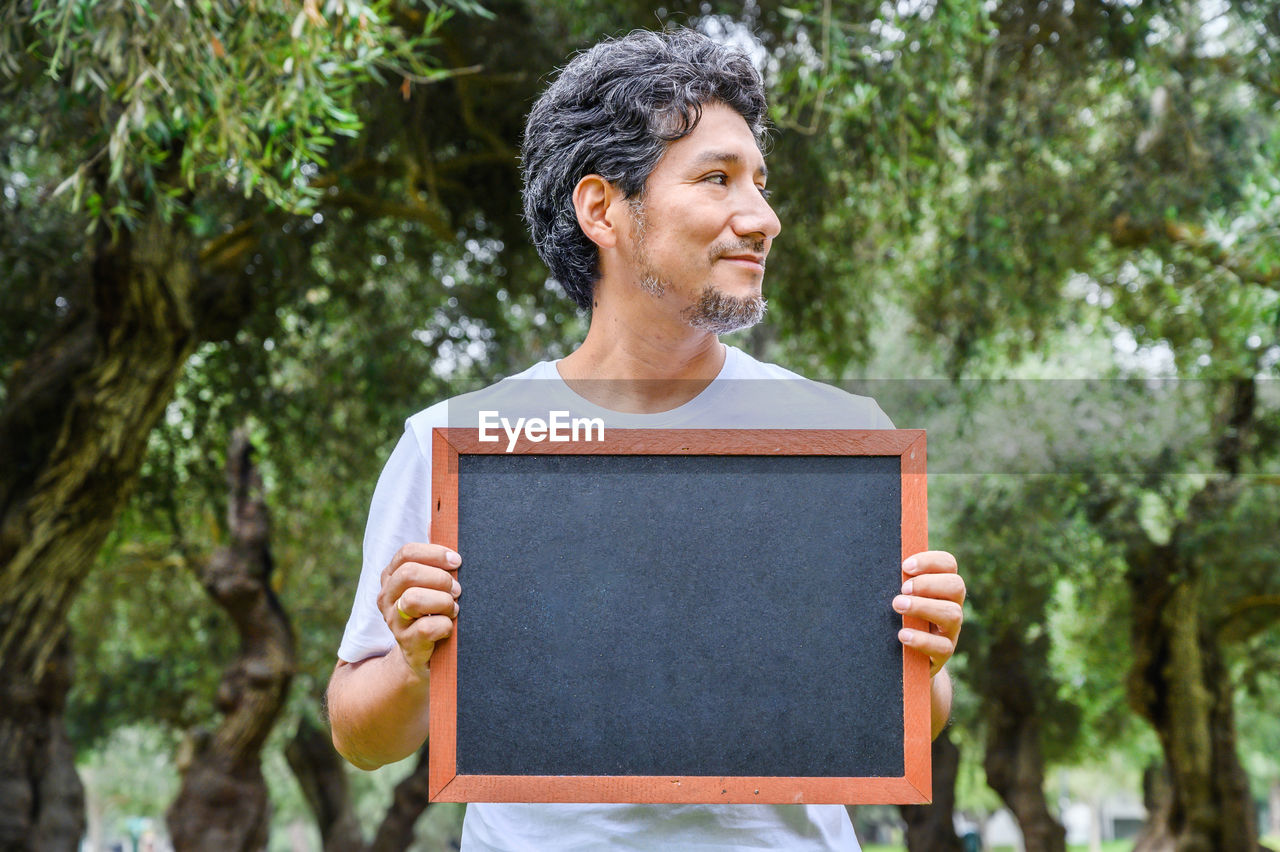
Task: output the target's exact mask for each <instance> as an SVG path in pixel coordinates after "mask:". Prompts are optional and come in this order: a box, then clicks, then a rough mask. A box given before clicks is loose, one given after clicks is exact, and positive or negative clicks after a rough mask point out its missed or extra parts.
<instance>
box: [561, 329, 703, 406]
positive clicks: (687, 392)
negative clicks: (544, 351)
mask: <svg viewBox="0 0 1280 852" xmlns="http://www.w3.org/2000/svg"><path fill="white" fill-rule="evenodd" d="M624 317H625V315H624V314H619V313H614V312H611V311H604V312H602V311H600V310H599V308H598V307H597V310H596V312H594V313H593V314H592V317H591V326H590V328H589V329H588V331H587V337H586V340H584V341H583V342H582V345H581V346H579V347H578V348H577V349H576V350H575V351H574V352H573V353H572V354H571V355H568V356H566V357H565V358H563V359H562V360H561V361H560V362H559V364H558V365H557V369H558V370H559V372H560V377H561V378H563V379H564V380H565V383H566V384H568V385H569V387H570V388H572V389H573V391H574V392H575V393H577V394H578V395H579V396H581V397H583V398H584V399H586V400H588V401H590V402H593V403H595V404H596V405H599V406H601V407H602V408H608V409H610V410H613V411H621V412H627V413H632V414H654V413H658V412H662V411H670V410H671V409H673V408H678V407H679V406H681V405H684V404H685V403H686V402H688V401H689V400H691V399H693V398H694V397H696V396H697V395H698V394H700V393H702V391H703V390H704V389H705V388H706V387H707V385H709V384H711V382H712V381H714V380H715V378H716V376H718V375H719V374H720V370H721V368H722V367H724V361H725V351H726V350H725V347H724V345H723V344H722V343H720V341H719V340H718V339H717V338H716V336H715V335H714V334H711V333H710V332H704V331H697V330H696V329H691V328H688V327H685V328H683V329H679V328H665V329H664V328H663V327H662V326H661V324H658V325H654V324H652V323H646V322H644V321H636V322H630V323H629V322H626V321H625V319H624Z"/></svg>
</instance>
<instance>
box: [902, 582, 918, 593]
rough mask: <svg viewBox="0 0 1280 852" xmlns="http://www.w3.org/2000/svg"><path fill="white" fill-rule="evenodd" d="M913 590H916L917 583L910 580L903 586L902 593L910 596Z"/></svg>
mask: <svg viewBox="0 0 1280 852" xmlns="http://www.w3.org/2000/svg"><path fill="white" fill-rule="evenodd" d="M913 588H915V582H914V581H912V580H908V581H907V582H905V583H903V584H902V593H903V594H904V595H909V594H911V590H912V589H913Z"/></svg>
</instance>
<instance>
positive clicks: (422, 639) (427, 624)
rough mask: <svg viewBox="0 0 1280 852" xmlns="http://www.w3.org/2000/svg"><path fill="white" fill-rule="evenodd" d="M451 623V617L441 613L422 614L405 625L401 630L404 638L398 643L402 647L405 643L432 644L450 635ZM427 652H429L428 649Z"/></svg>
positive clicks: (452, 622)
mask: <svg viewBox="0 0 1280 852" xmlns="http://www.w3.org/2000/svg"><path fill="white" fill-rule="evenodd" d="M453 625H454V621H453V619H452V618H448V617H446V616H443V615H424V616H423V617H422V618H417V619H414V621H413V623H412V624H408V625H406V626H405V629H404V631H403V632H404V634H405V638H404V639H403V640H401V642H400V645H401V647H403V646H405V645H406V644H423V643H430V644H434V643H436V642H439V641H440V640H442V639H446V638H448V637H449V636H451V635H452V634H453ZM428 654H430V650H429V649H428Z"/></svg>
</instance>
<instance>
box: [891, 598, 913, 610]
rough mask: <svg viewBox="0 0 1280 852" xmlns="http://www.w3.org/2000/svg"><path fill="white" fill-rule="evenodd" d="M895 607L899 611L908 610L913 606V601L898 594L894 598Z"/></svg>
mask: <svg viewBox="0 0 1280 852" xmlns="http://www.w3.org/2000/svg"><path fill="white" fill-rule="evenodd" d="M893 608H894V609H896V610H897V611H898V612H906V611H907V610H908V609H910V608H911V601H910V600H908V599H907V598H904V597H903V596H902V595H898V597H896V598H894V599H893Z"/></svg>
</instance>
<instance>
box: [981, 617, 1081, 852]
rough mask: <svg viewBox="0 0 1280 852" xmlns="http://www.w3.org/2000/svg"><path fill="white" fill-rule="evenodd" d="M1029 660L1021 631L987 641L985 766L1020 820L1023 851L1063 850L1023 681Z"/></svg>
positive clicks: (1032, 710)
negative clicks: (1045, 786) (1050, 802)
mask: <svg viewBox="0 0 1280 852" xmlns="http://www.w3.org/2000/svg"><path fill="white" fill-rule="evenodd" d="M1027 664H1028V661H1027V659H1026V641H1025V638H1024V637H1023V636H1022V635H1021V634H1014V633H1003V634H1001V635H1000V636H998V637H996V638H995V639H994V641H993V642H992V643H991V647H990V649H989V650H988V658H987V660H986V666H987V667H988V668H989V670H990V672H991V673H990V674H989V675H988V676H987V677H985V678H983V684H984V686H983V692H984V695H983V697H984V699H985V701H984V704H983V707H984V709H985V711H986V713H987V731H988V732H987V746H986V755H985V757H984V759H983V767H984V768H985V769H986V771H987V783H988V784H990V785H991V788H992V789H993V790H995V791H996V792H997V793H999V794H1000V798H1001V799H1003V800H1004V803H1005V805H1007V806H1008V808H1009V810H1010V811H1012V812H1013V815H1014V817H1015V818H1016V819H1017V820H1018V827H1019V828H1021V829H1022V838H1023V842H1024V844H1025V847H1026V850H1027V852H1066V848H1067V833H1066V829H1064V828H1063V826H1062V824H1061V823H1059V822H1058V821H1057V820H1056V819H1054V817H1053V814H1051V813H1050V812H1049V807H1048V804H1047V803H1046V802H1045V797H1044V752H1043V750H1042V748H1041V741H1040V737H1041V730H1040V717H1039V712H1040V711H1039V708H1037V707H1036V700H1035V697H1034V695H1033V690H1032V689H1030V688H1029V687H1028V685H1027V684H1028V672H1027V670H1026V667H1027ZM1033 664H1034V663H1033Z"/></svg>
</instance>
